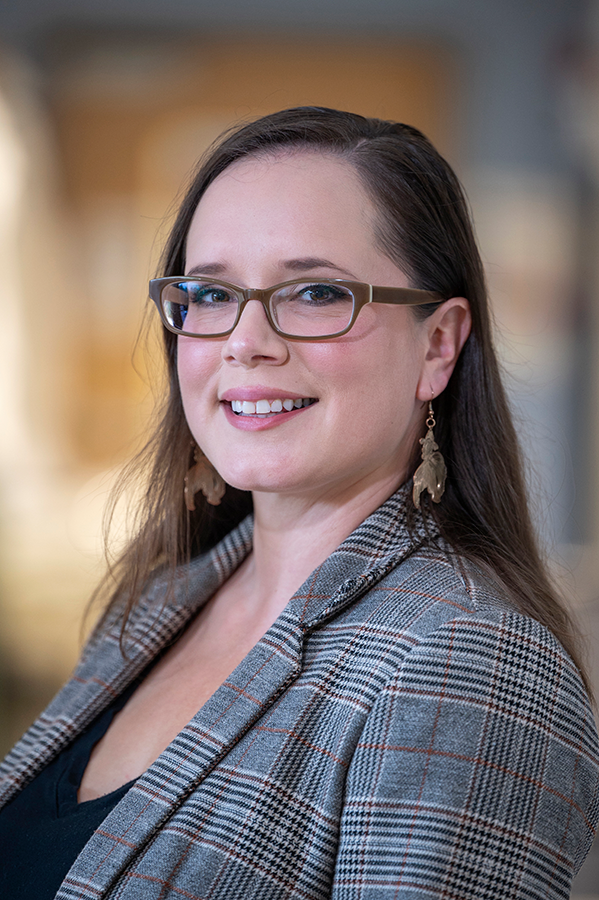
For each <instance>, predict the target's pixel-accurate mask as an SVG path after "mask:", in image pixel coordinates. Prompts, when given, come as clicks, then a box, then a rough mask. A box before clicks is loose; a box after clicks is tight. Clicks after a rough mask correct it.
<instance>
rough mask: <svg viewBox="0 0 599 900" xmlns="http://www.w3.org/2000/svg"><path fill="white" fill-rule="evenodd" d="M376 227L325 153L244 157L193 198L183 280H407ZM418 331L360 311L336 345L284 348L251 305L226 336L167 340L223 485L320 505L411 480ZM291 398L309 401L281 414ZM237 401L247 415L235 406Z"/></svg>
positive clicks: (388, 315) (397, 314)
mask: <svg viewBox="0 0 599 900" xmlns="http://www.w3.org/2000/svg"><path fill="white" fill-rule="evenodd" d="M374 221H375V209H374V207H373V204H372V202H371V201H370V199H369V198H368V196H367V195H366V193H365V191H364V188H363V187H362V185H361V183H360V181H359V179H358V176H357V175H356V174H355V172H354V170H353V169H352V167H351V166H349V165H348V164H347V163H345V162H343V161H341V160H339V159H337V158H335V157H333V156H332V155H325V154H320V153H316V152H305V151H303V152H287V153H281V154H279V155H277V156H275V157H272V158H271V157H269V158H250V159H247V160H244V161H241V162H239V163H236V164H234V165H232V166H230V167H229V168H228V169H227V170H226V171H225V172H223V173H222V174H221V175H220V176H219V177H218V178H217V179H216V180H215V181H214V182H213V183H212V184H211V185H210V187H209V188H208V190H207V191H206V193H205V194H204V196H203V198H202V200H201V202H200V204H199V206H198V208H197V210H196V213H195V215H194V217H193V221H192V224H191V228H190V230H189V235H188V240H187V258H186V274H191V273H193V272H202V273H206V274H210V275H213V276H214V277H215V278H217V279H220V280H223V281H228V282H231V283H233V284H236V285H239V286H240V287H251V288H266V287H269V286H271V285H274V284H277V283H279V282H282V281H286V280H290V279H294V278H304V277H308V278H309V279H312V278H346V279H350V280H353V281H363V282H367V283H370V284H375V285H389V286H397V287H404V286H407V279H406V277H405V275H404V274H403V272H401V271H400V270H399V269H398V268H397V266H395V265H394V263H393V262H391V260H390V259H388V258H387V257H386V256H385V255H384V254H383V253H382V252H381V251H380V250H378V249H377V247H376V245H375V236H374ZM429 330H430V329H427V326H426V321H425V322H424V323H418V322H417V321H416V320H415V318H414V316H413V314H412V313H411V312H410V310H409V309H406V308H402V307H399V306H391V305H385V304H370V305H368V306H366V307H365V308H364V309H362V311H361V312H360V314H359V316H358V318H357V320H356V322H355V324H354V326H353V328H352V330H351V331H350V332H349V333H348V334H346V335H343V336H342V337H338V338H334V339H330V340H326V341H320V342H314V343H307V342H306V343H304V342H300V341H289V340H285V339H284V338H281V337H279V336H278V335H277V334H276V333H275V332H274V331H273V330H272V329H271V327H270V326H269V324H268V321H267V319H266V316H265V312H264V309H263V307H262V305H261V304H260V303H259V302H258V301H250V302H249V303H248V304H247V306H246V307H245V310H244V312H243V315H242V316H241V319H240V321H239V323H238V325H237V327H236V328H235V330H234V331H233V333H232V334H231V335H229V336H228V337H226V338H211V339H198V338H190V337H179V338H178V372H179V380H180V386H181V394H182V398H183V405H184V409H185V414H186V417H187V420H188V422H189V426H190V429H191V431H192V434H193V435H194V437H195V439H196V441H197V442H198V444H199V445H200V447H201V448H202V450H203V451H204V453H205V454H206V455H207V457H208V458H209V459H210V460H211V462H212V463H213V464H214V465H215V466H216V468H217V469H218V471H219V472H220V473H221V475H222V476H223V478H224V479H225V481H227V482H228V483H229V484H232V485H234V486H236V487H239V488H242V489H245V490H254V491H267V492H278V493H286V494H290V495H303V496H306V497H308V496H310V495H314V496H315V497H318V498H320V499H327V498H328V499H330V500H331V501H332V502H335V500H342V499H343V498H345V497H346V496H347V492H350V494H351V492H353V491H356V490H358V491H359V490H362V489H364V490H369V489H371V488H377V487H379V488H380V487H388V488H389V493H390V492H391V491H392V490H393V489H394V488H395V487H396V486H398V485H399V484H400V483H401V482H402V481H403V480H404V479H405V478H406V477H407V476H408V475H409V474H411V473H410V472H408V466H409V463H410V459H411V457H412V454H413V447H414V444H415V441H416V440H417V437H418V436H419V435H420V434H421V432H422V420H423V406H424V405H423V402H422V400H423V398H422V397H421V398H420V399H418V397H417V392H418V390H420V393H421V394H422V391H423V390H424V391H425V392H426V396H427V397H428V396H430V388H429V386H428V385H427V386H426V387H423V386H422V382H423V379H426V357H427V351H428V346H429V337H428V331H429ZM419 386H420V387H419ZM261 400H262V401H268V402H269V404H273V401H280V402H279V403H276V402H275V403H274V407H275V410H276V409H279V408H281V407H282V411H280V412H276V411H271V412H270V413H263V412H262V410H264V409H266V408H267V407H266V406H265V404H264V403H261V404H260V403H259V401H261ZM292 400H293V401H299V400H305V401H310V403H309V405H306V406H302V407H301V408H295V407H294V409H293V410H292V411H287V410H286V409H285V407H286V406H289V405H290V402H289V401H292ZM235 401H237V402H235ZM285 401H287V403H285ZM244 402H245V404H246V406H245V409H246V410H248V411H249V412H248V414H243V413H242V414H239V413H237V412H234V411H233V406H232V404H233V403H234V405H235V407H236V408H238V407H239V404H240V403H244ZM252 404H258V407H257V410H256V412H255V413H252V409H253V406H252Z"/></svg>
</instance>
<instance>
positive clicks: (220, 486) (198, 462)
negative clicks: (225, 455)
mask: <svg viewBox="0 0 599 900" xmlns="http://www.w3.org/2000/svg"><path fill="white" fill-rule="evenodd" d="M193 458H194V460H195V465H193V466H192V467H191V469H189V471H188V473H187V475H186V476H185V488H184V491H183V493H184V494H185V506H186V507H187V509H188V510H189V511H190V512H193V511H194V510H195V508H196V505H195V499H194V498H195V495H196V494H197V492H198V491H201V492H202V493H203V495H204V497H205V498H206V500H207V501H208V503H210V504H211V505H212V506H218V505H219V504H220V501H221V498H222V496H223V494H224V493H225V488H226V485H225V482H224V481H223V479H222V478H221V476H220V475H219V474H218V472H217V471H216V469H215V468H214V466H213V465H212V463H211V462H210V460H208V459H207V458H206V457H205V456H204V454H203V453H202V451H201V450H200V448H199V447H198V446H197V445H196V448H195V450H194V453H193Z"/></svg>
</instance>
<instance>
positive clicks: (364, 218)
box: [79, 151, 470, 800]
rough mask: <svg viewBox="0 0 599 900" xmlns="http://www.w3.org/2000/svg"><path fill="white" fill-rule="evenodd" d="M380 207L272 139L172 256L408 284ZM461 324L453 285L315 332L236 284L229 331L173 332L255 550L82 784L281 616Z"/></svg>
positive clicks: (327, 159)
mask: <svg viewBox="0 0 599 900" xmlns="http://www.w3.org/2000/svg"><path fill="white" fill-rule="evenodd" d="M376 218H377V211H376V209H375V207H374V206H373V204H372V202H371V200H370V199H369V197H368V195H367V194H366V192H365V190H364V188H363V187H362V184H361V182H360V180H359V178H358V176H357V175H356V173H355V171H354V170H353V168H352V167H351V166H350V165H349V164H347V163H346V162H344V161H342V160H339V159H338V158H335V157H334V156H331V155H326V154H322V153H317V152H306V151H302V152H289V151H288V152H281V153H279V154H278V155H276V156H274V157H272V156H271V157H265V158H251V159H248V160H244V161H241V162H239V163H236V164H234V165H232V166H230V167H229V168H228V169H227V170H226V171H225V172H223V173H222V174H221V175H220V176H219V177H218V178H217V179H216V180H215V181H214V182H213V184H212V185H211V186H210V187H209V188H208V190H207V191H206V193H205V195H204V197H203V198H202V200H201V202H200V204H199V206H198V208H197V210H196V213H195V215H194V218H193V221H192V225H191V228H190V231H189V235H188V240H187V265H186V272H187V273H192V272H193V271H194V270H196V271H201V272H203V273H206V274H212V275H213V276H214V277H215V278H220V279H221V280H225V281H228V282H232V283H233V284H237V285H239V286H240V287H254V288H263V287H269V286H270V285H273V284H277V283H279V282H282V281H286V280H290V279H293V278H300V277H304V275H306V276H307V277H308V278H310V279H312V278H315V277H328V278H347V279H350V280H354V281H364V282H367V283H370V284H375V285H389V286H396V287H407V286H409V285H408V281H407V278H406V276H405V274H404V273H403V272H402V271H401V269H399V268H398V267H397V265H396V264H395V263H394V262H393V261H392V260H390V259H389V258H388V257H387V256H386V255H385V254H384V253H383V252H382V250H380V249H379V248H378V246H377V243H376V239H375V227H374V226H375V222H376ZM469 330H470V311H469V306H468V303H467V301H466V300H464V299H463V298H452V299H451V300H448V301H447V302H446V303H444V304H442V306H440V307H439V308H438V309H437V310H436V311H435V312H434V313H433V315H432V316H430V317H428V318H427V319H425V320H424V321H422V322H419V321H418V320H417V319H416V317H415V316H414V314H413V313H412V312H411V311H410V310H409V309H407V308H402V307H398V306H391V305H384V304H371V305H369V306H367V307H365V308H364V309H363V310H362V311H361V312H360V314H359V316H358V319H357V321H356V323H355V325H354V327H353V328H352V330H351V331H350V332H349V333H348V334H347V335H345V336H342V337H340V338H335V339H331V340H329V341H322V342H313V343H302V342H297V341H288V340H285V339H283V338H281V337H279V336H278V335H277V334H276V333H275V332H274V331H273V330H272V329H271V327H270V326H269V324H268V321H267V319H266V316H265V313H264V310H263V308H262V306H261V304H259V303H258V302H257V301H250V302H249V303H248V305H247V306H246V308H245V310H244V313H243V315H242V317H241V320H240V322H239V323H238V325H237V327H236V328H235V330H234V331H233V333H232V334H231V335H229V336H228V337H225V338H214V339H209V340H206V339H201V340H200V339H195V338H187V337H180V338H179V342H178V372H179V381H180V388H181V395H182V398H183V405H184V409H185V414H186V417H187V420H188V423H189V426H190V429H191V431H192V433H193V435H194V437H195V439H196V440H197V442H198V444H199V445H200V446H201V448H202V449H203V451H204V452H205V454H206V455H207V456H208V458H209V459H210V460H211V461H212V463H213V464H214V465H215V466H216V468H217V469H218V471H219V472H220V473H221V475H222V476H223V478H224V479H225V481H226V482H227V483H228V484H231V485H234V486H236V487H239V488H243V489H245V490H251V491H252V492H253V497H254V510H255V534H254V550H253V553H252V554H251V555H250V556H249V557H248V559H247V560H246V561H245V562H244V563H243V564H242V566H241V567H240V568H239V569H238V570H237V572H235V574H234V575H233V576H232V577H231V578H230V579H229V581H227V583H226V584H225V585H223V587H222V588H221V589H220V590H219V591H218V592H217V593H216V594H215V595H214V596H213V597H212V598H211V599H210V600H209V601H208V603H207V604H206V605H205V606H204V607H203V608H202V610H201V611H200V612H199V614H198V616H197V617H196V619H195V620H194V622H193V623H192V624H191V625H190V627H189V628H188V629H187V631H186V632H185V634H184V635H183V636H182V637H181V638H180V639H179V641H177V643H176V644H175V645H174V646H173V647H172V648H171V650H170V651H169V652H168V653H167V654H165V656H164V657H163V658H162V660H161V661H160V663H159V664H158V665H157V666H155V667H154V669H152V671H151V672H150V674H149V675H148V676H147V677H146V679H145V680H144V682H143V683H142V684H141V685H140V687H139V688H138V689H137V691H136V692H135V694H134V695H133V696H132V698H131V699H130V700H129V702H128V703H127V705H126V706H125V708H124V709H123V710H122V711H121V712H120V713H119V714H118V715H117V716H116V717H115V719H114V720H113V723H112V725H111V727H110V729H109V730H108V732H107V733H106V735H105V736H104V738H103V739H102V741H100V742H99V744H98V745H97V746H96V748H95V750H94V752H93V754H92V757H91V759H90V763H89V764H88V767H87V769H86V772H85V774H84V777H83V780H82V783H81V787H80V791H79V799H80V800H87V799H91V798H93V797H95V796H99V795H101V794H103V793H106V792H108V791H110V790H113V789H114V788H116V787H118V786H120V785H121V784H123V783H125V782H126V781H128V780H130V779H132V778H134V777H138V776H139V775H140V774H141V773H142V772H143V771H145V769H146V768H147V767H148V766H149V765H150V764H151V763H152V762H153V761H154V759H156V757H157V756H158V755H159V754H160V753H161V752H162V751H163V750H164V749H165V747H166V746H168V744H169V743H170V741H171V740H172V739H173V738H174V737H175V735H176V734H177V733H178V732H179V731H180V730H181V728H182V727H183V726H184V725H185V724H186V723H187V722H188V721H189V719H190V718H191V717H192V716H193V715H194V714H195V713H196V711H197V710H198V709H199V708H200V707H201V706H202V705H203V703H205V702H206V700H207V699H208V698H209V697H210V696H211V694H212V693H213V692H214V691H215V690H216V688H217V687H218V686H219V685H220V684H221V683H222V682H223V681H224V680H225V679H226V677H227V676H228V675H229V674H230V673H231V672H232V671H233V669H234V668H235V667H236V666H237V665H238V663H239V662H240V661H241V660H242V659H243V658H244V656H245V655H246V654H247V653H248V652H249V650H250V649H251V647H252V646H253V645H254V644H255V643H256V642H257V641H258V640H259V639H260V637H261V636H262V635H263V634H264V632H265V631H267V630H268V628H269V627H270V625H271V624H272V623H273V622H274V621H275V619H276V618H277V617H278V615H279V614H280V612H281V611H282V609H283V608H284V607H285V605H286V603H287V602H288V600H289V598H290V597H291V595H292V594H293V593H294V592H295V591H296V590H297V589H298V588H299V586H300V585H301V584H302V583H303V581H304V580H305V579H306V578H307V577H308V575H309V574H310V573H311V572H312V571H313V570H314V568H316V566H318V565H319V564H320V563H322V562H323V561H324V560H325V559H326V558H327V556H329V554H330V553H331V552H332V551H333V550H334V549H335V548H336V547H337V546H338V545H339V544H340V543H341V541H342V540H343V539H344V538H345V537H347V536H348V535H349V534H351V532H352V531H353V530H354V529H355V528H356V527H357V526H358V525H359V524H360V522H362V521H363V520H364V519H365V518H366V517H367V516H368V515H369V514H370V513H371V512H373V511H374V510H375V509H376V508H377V507H378V506H379V505H380V504H381V503H382V502H383V501H384V500H385V499H386V498H387V497H389V496H390V494H391V493H393V491H394V490H395V489H396V488H397V487H398V486H399V485H400V484H402V483H403V482H404V481H405V480H406V479H407V478H408V477H409V476H410V475H411V474H412V473H411V471H410V470H409V464H410V461H411V459H412V455H413V448H414V446H415V444H416V442H417V440H418V438H419V437H420V436H421V435H422V434H423V433H424V419H425V418H426V410H427V404H428V401H429V399H431V397H433V396H438V394H440V393H441V392H442V391H443V390H444V389H445V387H446V385H447V382H448V380H449V378H450V376H451V373H452V371H453V368H454V366H455V363H456V360H457V358H458V355H459V352H460V350H461V348H462V346H463V344H464V342H465V340H466V338H467V336H468V333H469ZM259 397H265V398H267V399H274V398H277V397H278V398H281V399H284V398H285V397H291V398H296V397H301V398H314V399H316V400H317V401H318V402H317V403H314V404H312V405H311V406H309V407H306V408H304V409H302V410H301V411H297V412H296V413H292V414H290V415H287V416H280V417H273V418H272V419H269V420H265V419H254V420H240V419H238V418H237V417H235V416H234V415H233V414H232V413H231V409H230V401H231V399H253V400H256V399H258V398H259Z"/></svg>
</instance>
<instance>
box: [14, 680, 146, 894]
mask: <svg viewBox="0 0 599 900" xmlns="http://www.w3.org/2000/svg"><path fill="white" fill-rule="evenodd" d="M136 687H137V683H136V684H134V685H132V686H131V687H130V688H128V690H126V691H125V692H124V693H123V694H121V696H120V697H118V698H117V699H116V700H115V701H114V702H113V703H112V704H111V705H110V706H109V707H108V709H105V710H104V712H103V713H101V714H100V715H99V716H98V718H97V719H95V720H94V721H93V722H92V723H91V725H89V726H88V728H87V729H86V730H85V731H84V732H83V733H82V734H80V735H79V736H78V737H77V738H76V739H75V741H74V742H73V743H72V744H71V745H70V746H69V747H67V748H66V749H65V750H63V751H62V753H60V754H59V755H58V756H57V757H56V759H54V760H53V761H52V762H51V763H50V764H49V765H48V766H46V768H45V769H43V770H42V771H41V772H40V774H39V775H37V776H36V778H34V779H33V781H31V782H30V783H29V784H28V785H27V786H26V787H24V788H23V790H22V791H20V793H18V794H17V796H16V797H15V798H14V799H13V800H11V801H10V802H9V803H8V804H7V805H6V806H5V807H4V808H3V809H2V810H0V897H1V898H2V900H53V898H54V896H55V894H56V892H57V891H58V889H59V887H60V885H61V883H62V881H63V880H64V877H65V875H66V874H67V872H68V871H69V869H70V868H71V866H72V865H73V863H74V862H75V859H76V858H77V856H78V855H79V853H80V852H81V850H82V849H83V847H84V846H85V844H86V843H87V841H88V840H89V838H90V837H91V836H92V834H93V832H94V831H95V830H96V828H98V826H99V825H100V823H101V822H102V821H103V820H104V819H105V818H106V816H107V815H108V814H109V812H111V810H112V809H113V808H114V807H115V806H116V805H117V803H118V802H119V800H121V799H122V798H123V797H124V796H125V794H126V793H127V791H128V790H129V788H130V787H131V785H132V784H133V783H134V782H133V781H129V782H128V783H127V784H124V785H123V786H122V787H120V788H117V790H116V791H112V792H111V793H110V794H105V795H104V796H103V797H98V798H97V799H95V800H88V801H86V802H85V803H77V791H78V790H79V785H80V783H81V779H82V777H83V773H84V771H85V767H86V765H87V762H88V760H89V757H90V754H91V752H92V750H93V748H94V745H95V744H97V742H98V741H99V740H100V738H101V737H102V736H103V735H104V734H105V732H106V731H107V729H108V726H109V725H110V723H111V721H112V718H113V716H114V715H115V714H116V713H117V712H118V711H119V710H120V709H122V707H123V706H124V705H125V703H126V702H127V700H128V699H129V697H130V696H131V694H132V693H133V691H134V689H135V688H136Z"/></svg>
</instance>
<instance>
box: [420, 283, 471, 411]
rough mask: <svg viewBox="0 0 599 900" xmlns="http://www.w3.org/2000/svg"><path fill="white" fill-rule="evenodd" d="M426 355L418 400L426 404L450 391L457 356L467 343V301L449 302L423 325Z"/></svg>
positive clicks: (455, 300)
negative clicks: (445, 391)
mask: <svg viewBox="0 0 599 900" xmlns="http://www.w3.org/2000/svg"><path fill="white" fill-rule="evenodd" d="M423 326H424V328H425V342H426V355H425V357H424V361H423V365H422V370H421V372H420V378H419V380H418V386H417V389H416V397H417V398H418V400H422V401H424V402H427V401H428V400H430V399H431V396H435V397H438V396H439V394H440V393H441V392H442V391H444V390H445V388H446V387H447V382H448V381H449V379H450V377H451V373H452V372H453V370H454V367H455V364H456V362H457V360H458V356H459V355H460V352H461V350H462V347H463V346H464V344H465V343H466V340H467V338H468V335H469V334H470V328H471V326H472V316H471V314H470V304H469V303H468V301H467V300H465V299H464V297H452V298H451V300H446V301H445V303H443V304H442V305H441V306H440V307H439V308H438V309H436V310H435V312H434V313H433V314H432V315H431V316H429V317H428V319H426V320H425V321H424V322H423Z"/></svg>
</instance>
